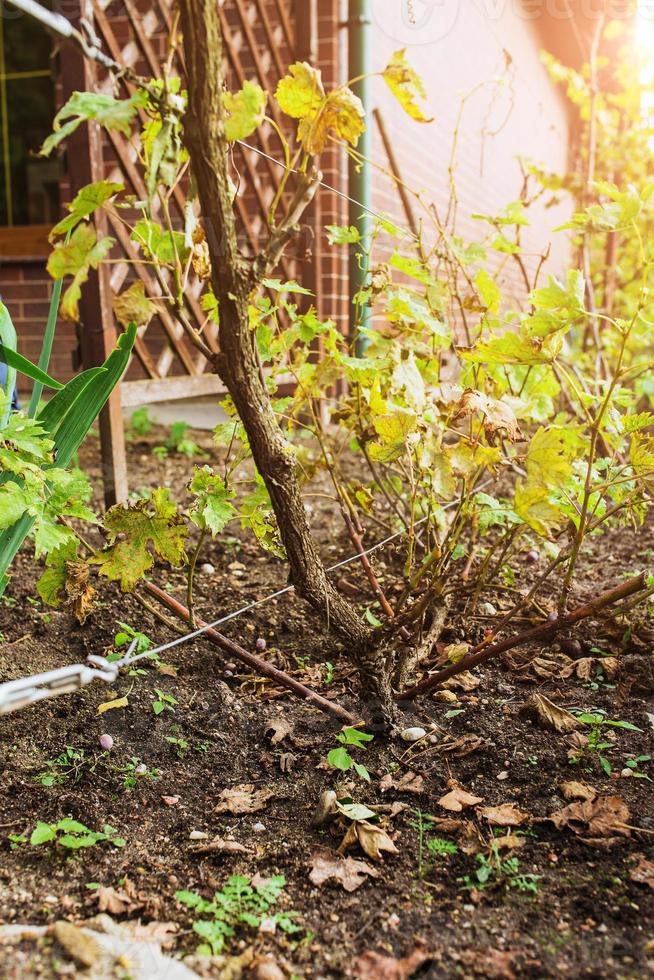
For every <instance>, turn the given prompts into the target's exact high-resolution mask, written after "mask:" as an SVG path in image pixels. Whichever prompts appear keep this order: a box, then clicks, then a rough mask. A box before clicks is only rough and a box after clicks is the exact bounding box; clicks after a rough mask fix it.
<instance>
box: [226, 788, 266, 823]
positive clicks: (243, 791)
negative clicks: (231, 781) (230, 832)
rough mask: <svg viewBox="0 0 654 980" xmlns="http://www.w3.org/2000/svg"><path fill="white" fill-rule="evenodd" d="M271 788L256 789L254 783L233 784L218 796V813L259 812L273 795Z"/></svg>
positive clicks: (235, 814)
mask: <svg viewBox="0 0 654 980" xmlns="http://www.w3.org/2000/svg"><path fill="white" fill-rule="evenodd" d="M273 795H274V794H273V791H272V790H269V789H255V788H254V785H253V784H252V783H243V784H242V785H240V786H231V787H228V788H227V789H224V790H223V791H222V793H221V794H220V796H219V797H218V805H217V807H216V809H215V812H216V813H231V814H233V816H241V815H242V814H244V813H257V812H258V811H259V810H263V809H264V808H265V806H266V803H267V802H268V800H269V799H270V798H271V796H273Z"/></svg>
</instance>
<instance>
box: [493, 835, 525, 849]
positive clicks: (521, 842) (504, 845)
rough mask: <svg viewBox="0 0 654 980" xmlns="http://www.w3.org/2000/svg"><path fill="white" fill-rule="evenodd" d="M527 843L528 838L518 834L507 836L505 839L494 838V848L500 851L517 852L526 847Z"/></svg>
mask: <svg viewBox="0 0 654 980" xmlns="http://www.w3.org/2000/svg"><path fill="white" fill-rule="evenodd" d="M526 843H527V838H526V837H524V836H523V837H519V836H518V835H517V834H505V835H504V837H494V838H493V847H495V848H496V849H497V850H498V851H515V850H517V849H518V848H520V847H524V846H525V844H526Z"/></svg>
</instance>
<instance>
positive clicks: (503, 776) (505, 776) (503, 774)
mask: <svg viewBox="0 0 654 980" xmlns="http://www.w3.org/2000/svg"><path fill="white" fill-rule="evenodd" d="M497 778H498V779H500V780H504V779H508V778H509V774H508V772H507V771H506V769H503V770H502V772H498V774H497Z"/></svg>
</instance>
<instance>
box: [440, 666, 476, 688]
mask: <svg viewBox="0 0 654 980" xmlns="http://www.w3.org/2000/svg"><path fill="white" fill-rule="evenodd" d="M480 684H481V680H480V678H479V677H475V675H474V674H473V673H472V671H470V670H464V671H463V673H461V674H457V675H456V676H455V677H450V678H449V679H448V680H446V681H445V682H444V684H443V687H445V688H447V689H448V690H456V691H474V690H475V688H476V687H479V685H480Z"/></svg>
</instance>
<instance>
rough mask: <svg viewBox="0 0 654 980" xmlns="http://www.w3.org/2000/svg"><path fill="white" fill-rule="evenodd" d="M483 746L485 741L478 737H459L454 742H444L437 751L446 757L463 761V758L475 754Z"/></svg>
mask: <svg viewBox="0 0 654 980" xmlns="http://www.w3.org/2000/svg"><path fill="white" fill-rule="evenodd" d="M485 744H486V740H485V739H483V738H480V737H479V735H461V737H460V738H457V739H455V741H454V742H445V743H444V744H443V745H441V746H439V749H438V751H439V752H440V753H443V754H447V755H455V756H456V757H457V758H458V759H463V758H464V756H466V755H470V753H471V752H476V751H477V749H481V748H483V747H484V745H485Z"/></svg>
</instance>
